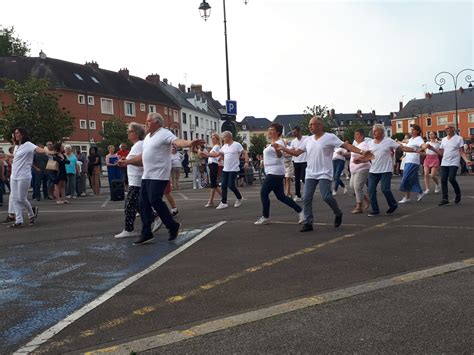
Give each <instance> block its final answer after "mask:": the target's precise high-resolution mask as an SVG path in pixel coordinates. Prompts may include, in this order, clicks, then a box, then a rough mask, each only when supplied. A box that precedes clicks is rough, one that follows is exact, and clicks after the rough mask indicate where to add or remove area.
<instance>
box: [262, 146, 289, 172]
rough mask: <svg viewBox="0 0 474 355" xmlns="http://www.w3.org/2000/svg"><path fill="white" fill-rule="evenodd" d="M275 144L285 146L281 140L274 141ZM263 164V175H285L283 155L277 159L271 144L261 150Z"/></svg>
mask: <svg viewBox="0 0 474 355" xmlns="http://www.w3.org/2000/svg"><path fill="white" fill-rule="evenodd" d="M276 143H277V144H279V145H281V146H285V143H284V142H283V141H282V140H281V139H280V140H278V141H276ZM263 164H264V167H265V174H272V175H285V157H284V156H283V155H282V156H281V157H278V155H277V153H276V151H275V148H273V147H272V146H271V144H270V145H268V146H267V147H266V148H265V149H264V150H263Z"/></svg>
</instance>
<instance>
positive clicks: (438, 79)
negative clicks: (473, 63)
mask: <svg viewBox="0 0 474 355" xmlns="http://www.w3.org/2000/svg"><path fill="white" fill-rule="evenodd" d="M467 72H474V69H470V68H466V69H463V70H461V71H460V72H459V73H457V74H456V76H454V74H451V73H450V72H447V71H442V72H439V73H438V74H436V76H435V83H436V85H439V92H440V93H441V94H442V93H443V90H444V89H443V85H445V84H446V78H447V77H451V79H453V84H454V105H455V109H456V116H455V118H454V127H455V129H456V132H458V93H457V90H458V79H459V76H460V75H461V74H463V73H467ZM463 75H464V74H463ZM464 80H465V81H466V83H469V86H468V88H469V90H472V88H473V86H472V83H473V82H474V79H472V76H471V74H466V76H465V77H464Z"/></svg>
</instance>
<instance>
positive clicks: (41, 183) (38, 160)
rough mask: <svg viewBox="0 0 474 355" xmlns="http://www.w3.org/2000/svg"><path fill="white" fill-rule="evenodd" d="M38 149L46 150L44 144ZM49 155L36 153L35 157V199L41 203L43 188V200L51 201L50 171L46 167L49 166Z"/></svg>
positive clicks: (39, 145)
mask: <svg viewBox="0 0 474 355" xmlns="http://www.w3.org/2000/svg"><path fill="white" fill-rule="evenodd" d="M38 147H40V148H44V146H43V145H42V144H38ZM48 160H49V158H48V155H46V154H40V153H35V155H34V157H33V175H34V176H35V184H34V186H33V199H36V201H41V187H42V188H43V198H44V199H45V200H49V199H50V198H49V194H48V177H49V176H48V175H49V173H48V171H47V170H46V165H47V164H48Z"/></svg>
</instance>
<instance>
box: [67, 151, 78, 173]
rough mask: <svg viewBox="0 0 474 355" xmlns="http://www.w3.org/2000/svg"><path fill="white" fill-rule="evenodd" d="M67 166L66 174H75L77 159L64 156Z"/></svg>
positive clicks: (72, 156) (73, 156)
mask: <svg viewBox="0 0 474 355" xmlns="http://www.w3.org/2000/svg"><path fill="white" fill-rule="evenodd" d="M66 158H67V159H68V160H69V164H66V174H76V165H77V157H76V156H75V155H74V154H71V155H70V156H67V155H66Z"/></svg>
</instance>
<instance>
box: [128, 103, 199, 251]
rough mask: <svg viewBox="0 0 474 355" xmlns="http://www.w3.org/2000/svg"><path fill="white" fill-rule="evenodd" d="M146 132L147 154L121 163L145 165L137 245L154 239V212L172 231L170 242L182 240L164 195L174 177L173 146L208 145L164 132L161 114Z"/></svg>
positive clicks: (152, 116) (153, 117) (151, 116)
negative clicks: (171, 178) (172, 168)
mask: <svg viewBox="0 0 474 355" xmlns="http://www.w3.org/2000/svg"><path fill="white" fill-rule="evenodd" d="M145 129H146V132H147V133H148V134H147V135H146V137H145V139H144V141H143V152H142V154H138V155H136V156H135V157H133V158H132V159H129V160H120V161H119V166H127V165H137V166H140V165H143V176H142V182H141V188H140V217H141V219H142V232H141V235H140V238H139V239H138V240H136V241H135V242H134V243H133V244H134V245H141V244H145V243H149V242H151V241H152V240H153V239H154V236H153V232H152V230H151V225H152V223H153V220H154V218H153V209H154V210H155V211H156V212H157V214H158V215H159V217H160V218H161V220H162V222H163V224H164V225H165V226H166V228H168V231H169V238H168V240H174V239H176V237H177V236H178V231H179V228H180V226H181V224H180V223H178V222H176V221H175V220H174V219H173V216H172V215H171V213H170V211H169V209H168V206H167V205H166V203H165V202H164V201H163V193H164V190H165V188H166V185H167V184H168V182H169V179H170V175H171V145H174V146H176V147H181V148H185V147H194V146H197V145H200V144H203V143H204V141H202V140H200V139H196V140H193V141H187V140H183V139H179V138H177V137H176V136H175V135H174V134H173V133H172V132H171V131H169V130H167V129H166V128H163V117H162V116H161V115H160V114H158V113H154V112H153V113H149V114H148V116H147V118H146V122H145Z"/></svg>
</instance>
